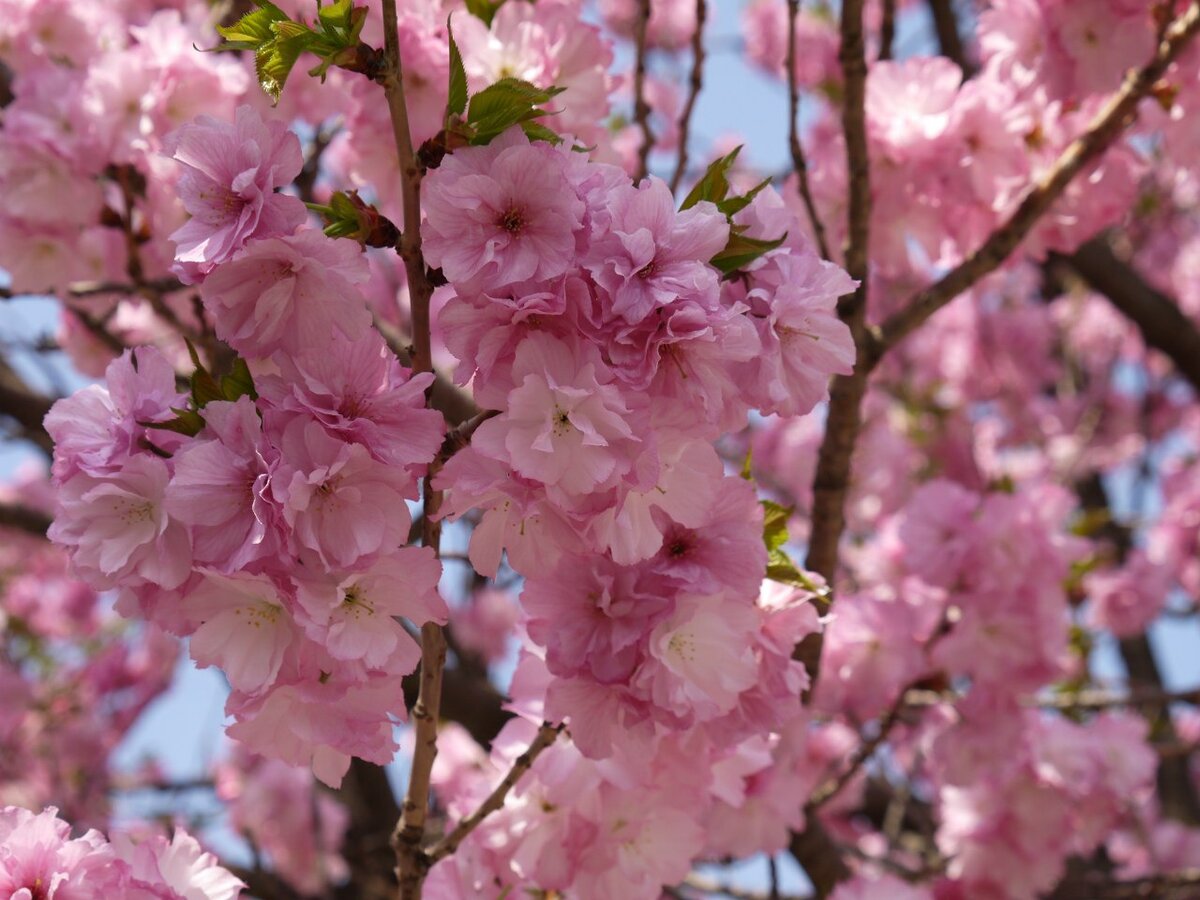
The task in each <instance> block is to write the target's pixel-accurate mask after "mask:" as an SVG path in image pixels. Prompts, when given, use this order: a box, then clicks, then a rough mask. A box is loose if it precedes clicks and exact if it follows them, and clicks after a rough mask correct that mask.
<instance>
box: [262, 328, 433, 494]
mask: <svg viewBox="0 0 1200 900" xmlns="http://www.w3.org/2000/svg"><path fill="white" fill-rule="evenodd" d="M331 338H332V341H331V342H330V343H328V344H326V345H325V346H323V347H322V348H321V350H320V352H314V351H313V350H312V349H311V348H309V349H308V350H307V351H306V352H305V353H303V354H302V355H299V356H292V355H286V356H281V357H280V359H279V363H280V366H281V371H282V372H283V373H285V374H281V375H268V376H265V377H263V378H260V379H257V380H256V382H255V388H256V389H257V391H258V393H259V396H261V397H262V398H263V400H264V401H266V402H267V403H269V404H270V405H271V406H272V407H274V408H275V409H279V410H286V411H289V412H298V413H303V414H305V415H308V416H311V417H312V418H314V419H316V420H317V421H318V422H320V423H321V424H322V425H323V426H324V427H325V429H326V431H328V432H329V434H330V435H331V436H332V437H336V438H338V439H340V440H343V441H346V442H348V443H349V442H353V443H357V444H361V445H363V446H364V447H366V448H367V450H368V451H370V453H371V454H372V455H373V456H374V457H375V458H376V459H378V460H379V461H380V462H384V463H389V464H391V465H394V466H413V467H416V466H421V465H424V464H425V463H427V462H429V461H430V460H431V459H432V458H433V455H434V453H436V452H437V450H438V448H439V447H440V446H441V444H442V438H443V437H444V432H445V421H444V420H443V418H442V416H441V415H440V414H439V413H438V412H437V411H435V410H431V409H426V408H425V391H426V389H427V388H428V387H429V385H430V384H431V383H432V382H433V375H431V374H429V373H425V374H422V375H415V376H414V375H413V374H412V373H411V372H409V371H408V370H407V369H405V368H404V367H403V366H401V365H400V364H399V363H398V362H397V361H396V359H395V357H394V356H392V354H391V352H390V351H389V350H388V349H387V347H386V346H385V345H384V343H383V339H382V338H381V337H380V336H379V334H378V333H377V332H375V331H368V332H367V333H366V335H365V336H364V337H362V338H361V339H360V340H357V341H349V340H347V339H345V338H343V337H342V336H341V335H340V334H334V335H332V336H331ZM416 471H419V470H414V474H415V472H416Z"/></svg>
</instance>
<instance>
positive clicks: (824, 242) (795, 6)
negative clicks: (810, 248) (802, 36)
mask: <svg viewBox="0 0 1200 900" xmlns="http://www.w3.org/2000/svg"><path fill="white" fill-rule="evenodd" d="M787 11H788V38H787V61H786V63H785V65H786V66H787V77H788V150H789V151H790V153H791V156H792V169H793V170H794V171H795V172H796V186H797V188H798V189H799V191H800V199H801V200H802V201H803V202H804V210H805V212H807V213H808V222H809V224H810V225H811V226H812V230H813V236H814V237H815V238H816V241H817V249H818V250H820V251H821V256H822V258H824V259H833V256H832V255H830V253H829V239H828V237H826V235H825V225H824V223H823V222H822V221H821V215H820V213H818V212H817V204H816V203H815V202H814V201H813V195H812V188H811V186H810V185H809V183H808V159H807V157H805V155H804V145H803V144H802V143H801V142H800V122H799V118H800V89H799V87H798V86H797V84H796V16H797V15H798V14H799V12H800V0H787Z"/></svg>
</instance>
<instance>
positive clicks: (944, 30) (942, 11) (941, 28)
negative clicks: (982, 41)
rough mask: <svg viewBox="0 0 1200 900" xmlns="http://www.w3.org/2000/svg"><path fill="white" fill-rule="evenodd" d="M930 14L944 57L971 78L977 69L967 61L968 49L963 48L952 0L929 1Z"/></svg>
mask: <svg viewBox="0 0 1200 900" xmlns="http://www.w3.org/2000/svg"><path fill="white" fill-rule="evenodd" d="M929 12H930V14H931V15H932V16H933V29H934V31H936V32H937V39H938V46H939V47H941V50H942V55H943V56H946V57H949V58H950V59H951V60H953V61H954V62H955V63H957V64H958V67H959V68H960V69H962V71H963V75H964V76H966V77H970V76H971V75H973V74H974V73H975V71H976V68H977V67H976V65H975V64H974V63H973V62H971V61H970V60H969V59H967V51H966V48H965V47H963V42H962V37H961V36H960V35H959V33H958V17H957V16H956V15H955V14H954V5H953V3H952V0H929Z"/></svg>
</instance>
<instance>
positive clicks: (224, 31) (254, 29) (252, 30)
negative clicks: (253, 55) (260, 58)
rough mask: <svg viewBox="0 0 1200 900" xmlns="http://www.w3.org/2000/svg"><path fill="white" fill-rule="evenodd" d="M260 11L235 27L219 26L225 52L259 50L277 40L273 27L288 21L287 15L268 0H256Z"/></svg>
mask: <svg viewBox="0 0 1200 900" xmlns="http://www.w3.org/2000/svg"><path fill="white" fill-rule="evenodd" d="M256 3H257V6H258V9H253V10H251V11H250V12H248V13H246V14H245V15H244V16H242V17H241V18H240V19H238V20H237V22H235V23H234V24H233V25H224V26H222V25H218V26H217V32H218V33H219V34H220V35H221V37H223V38H225V41H226V43H225V44H224V45H223V46H222V47H221V49H223V50H258V48H259V47H261V46H262V45H263V44H266V43H268V42H270V41H273V40H275V32H274V30H273V29H272V27H271V26H272V25H274V24H275V23H276V22H286V21H288V16H287V13H285V12H284V11H283V10H282V9H280V8H279V7H278V6H276V5H275V4H274V3H270V2H268V0H256Z"/></svg>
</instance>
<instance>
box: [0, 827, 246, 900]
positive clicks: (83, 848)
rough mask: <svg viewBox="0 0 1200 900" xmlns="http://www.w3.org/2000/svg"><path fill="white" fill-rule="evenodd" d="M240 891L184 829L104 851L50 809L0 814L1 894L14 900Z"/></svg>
mask: <svg viewBox="0 0 1200 900" xmlns="http://www.w3.org/2000/svg"><path fill="white" fill-rule="evenodd" d="M244 887H245V885H244V884H242V882H241V881H239V880H238V879H237V878H235V877H234V876H233V875H232V874H231V873H230V872H229V871H227V870H226V869H223V868H221V866H220V865H218V863H217V858H216V857H215V856H213V855H212V854H211V853H206V852H205V851H204V850H203V849H201V847H200V844H199V843H198V842H197V841H196V839H195V838H193V837H192V836H191V835H189V834H188V833H187V832H186V831H183V830H182V829H176V831H175V835H174V837H172V838H171V839H170V840H167V839H166V838H165V837H162V836H155V837H152V838H150V839H148V840H145V841H141V842H140V843H134V842H133V841H131V840H130V839H128V838H127V837H124V836H120V837H118V838H117V839H115V840H114V841H113V842H112V843H109V842H108V841H106V840H105V839H104V836H103V835H102V834H100V832H98V831H88V832H86V833H85V834H83V835H82V836H81V837H78V838H72V837H71V828H70V826H69V825H67V823H66V822H64V821H62V820H61V819H59V818H58V810H57V809H55V808H54V807H49V808H47V809H45V810H44V811H42V812H40V813H36V814H35V813H32V812H30V811H29V810H27V809H21V808H19V807H14V806H5V807H2V808H0V893H2V894H4V896H6V897H11V898H12V900H42V898H45V900H55V898H67V897H79V898H84V897H97V898H98V897H122V898H128V900H235V898H237V897H240V896H241V894H242V888H244Z"/></svg>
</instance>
